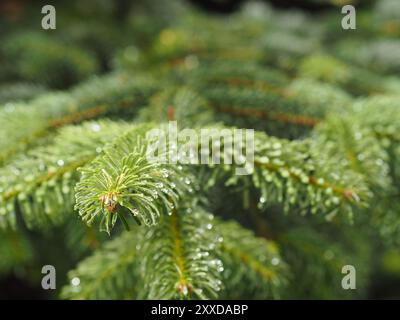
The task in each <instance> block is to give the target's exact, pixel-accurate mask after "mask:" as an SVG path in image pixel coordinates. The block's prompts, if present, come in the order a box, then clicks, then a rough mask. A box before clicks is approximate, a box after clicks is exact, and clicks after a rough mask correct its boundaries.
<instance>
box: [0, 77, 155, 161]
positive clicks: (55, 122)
mask: <svg viewBox="0 0 400 320" xmlns="http://www.w3.org/2000/svg"><path fill="white" fill-rule="evenodd" d="M153 90H154V89H153V86H152V84H151V81H149V79H146V78H140V77H137V78H133V79H130V78H129V77H128V76H127V75H124V74H114V75H110V76H107V77H104V78H98V79H96V78H95V79H93V80H90V81H88V82H87V83H84V84H82V85H80V86H78V87H76V88H75V89H73V90H72V91H70V92H69V93H50V94H47V95H44V96H41V97H39V98H36V99H34V100H33V101H31V102H29V103H26V104H17V105H10V106H8V108H6V109H4V110H0V125H1V127H0V148H1V150H2V151H1V152H0V162H6V161H7V160H8V159H9V158H10V157H11V156H13V155H14V154H16V153H17V152H18V151H20V150H24V149H26V148H27V147H28V146H29V145H31V144H32V143H33V142H35V141H36V140H37V139H38V138H40V137H43V136H46V135H47V134H48V133H49V131H51V130H52V129H54V128H57V127H60V126H63V125H66V124H73V123H78V122H81V121H83V120H88V119H92V118H95V117H99V116H105V115H107V114H110V113H112V112H121V111H123V110H129V109H130V108H131V107H132V106H133V105H135V106H136V105H139V104H140V103H143V101H144V99H145V97H146V96H147V95H149V94H150V93H151V92H152V91H153ZM27 124H28V125H27ZM21 128H22V129H21ZM17 129H18V130H17Z"/></svg>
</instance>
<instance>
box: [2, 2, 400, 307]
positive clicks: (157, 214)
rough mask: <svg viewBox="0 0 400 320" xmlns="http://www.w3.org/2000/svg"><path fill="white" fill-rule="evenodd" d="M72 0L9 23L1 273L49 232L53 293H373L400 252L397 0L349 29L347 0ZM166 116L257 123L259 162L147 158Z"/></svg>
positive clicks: (27, 273) (26, 274)
mask: <svg viewBox="0 0 400 320" xmlns="http://www.w3.org/2000/svg"><path fill="white" fill-rule="evenodd" d="M78 2H79V1H72V3H73V5H70V6H68V5H65V4H63V5H61V4H60V7H59V8H58V10H57V12H59V13H60V17H64V18H65V19H66V20H65V21H70V24H73V23H72V22H74V21H76V19H77V20H79V23H77V24H75V25H74V27H72V26H70V27H67V26H66V25H65V28H64V26H60V27H59V28H57V31H56V32H57V34H59V35H60V36H59V37H57V38H56V37H54V36H51V35H49V36H48V35H47V34H46V33H44V32H40V31H38V32H27V30H31V29H32V26H30V25H29V23H30V22H26V23H27V25H26V26H22V27H21V26H19V27H16V26H15V23H16V22H13V21H12V20H5V21H4V22H3V23H4V27H5V29H4V30H15V31H13V32H11V31H10V32H9V33H7V32H6V33H4V34H3V33H1V34H0V38H1V43H2V46H1V50H0V65H1V67H0V104H1V105H0V256H1V259H0V274H1V275H7V274H15V275H17V276H18V277H21V278H22V279H26V280H27V281H33V282H35V283H39V280H38V277H39V276H40V268H41V265H43V261H44V260H45V259H46V258H47V257H49V256H50V255H51V253H50V252H53V251H52V250H55V251H59V253H58V255H57V254H54V255H53V256H52V258H51V259H50V260H49V261H48V262H45V263H46V264H54V265H55V266H56V267H57V268H59V269H57V270H67V269H69V270H70V271H69V273H68V277H66V276H64V277H60V281H63V283H59V285H58V287H63V288H62V290H57V293H56V294H57V297H61V298H66V299H216V298H226V299H279V298H303V299H307V298H317V299H325V298H326V299H332V298H359V297H368V296H369V295H370V294H371V293H370V292H369V288H370V287H371V286H372V285H373V284H374V277H378V278H379V277H381V276H385V275H386V273H385V272H386V271H385V269H383V267H382V266H381V265H380V264H379V261H381V259H382V257H383V258H384V261H386V263H387V261H394V262H392V264H390V263H389V264H390V266H389V267H388V268H389V269H390V267H391V266H392V265H396V263H397V264H398V263H399V262H398V261H399V255H398V254H397V255H396V254H393V252H395V253H397V250H398V247H397V246H398V244H399V243H400V216H399V215H400V206H399V201H398V198H399V192H400V183H399V181H400V176H399V172H400V160H399V159H400V113H399V112H398V108H399V103H400V96H399V93H398V92H399V89H400V78H399V76H398V74H399V70H400V65H399V61H400V60H399V55H400V54H399V48H400V41H399V38H398V35H399V34H400V24H399V23H398V18H399V16H398V15H395V14H394V12H396V10H397V12H400V6H399V5H398V4H399V3H398V1H395V0H381V1H378V0H377V1H369V2H368V3H367V4H364V5H363V6H362V7H361V9H360V10H359V11H358V13H357V14H358V18H357V19H358V20H357V21H358V26H357V30H356V31H354V32H353V31H351V36H350V35H349V34H348V33H346V32H344V31H343V30H341V29H340V30H339V26H340V19H341V16H340V14H339V11H338V8H337V7H335V6H337V5H338V3H339V4H340V3H341V2H340V1H330V0H326V1H323V0H310V1H303V2H307V5H309V6H315V5H316V4H317V5H322V6H323V7H325V6H327V7H328V8H330V9H328V10H326V11H323V12H322V13H321V14H320V15H311V14H308V13H305V12H304V11H301V10H294V9H290V10H282V9H276V8H273V7H272V6H270V5H268V4H266V3H263V2H250V3H245V4H243V6H242V8H241V9H240V10H239V11H238V12H235V13H232V14H231V15H229V16H212V15H207V14H205V13H204V12H201V11H199V10H198V9H197V8H195V7H192V6H191V5H189V4H187V3H186V2H183V1H178V0H176V1H175V0H174V1H168V4H166V3H165V4H164V3H160V2H159V1H139V2H138V3H137V4H136V2H135V5H134V6H133V8H130V10H127V11H126V12H125V14H122V13H121V11H119V10H118V6H117V5H116V4H115V3H114V2H113V1H102V2H101V3H102V5H99V6H98V7H96V8H93V12H92V13H91V14H90V13H88V12H90V10H88V9H91V8H92V7H95V6H93V5H90V4H85V5H84V4H82V5H81V6H79V5H78ZM354 2H357V1H354ZM358 2H360V1H358ZM388 7H390V8H392V9H390V10H389V9H387V8H388ZM36 9H37V8H36V7H35V6H34V5H33V4H29V5H28V4H25V5H24V6H23V8H22V9H20V10H23V12H19V13H18V14H19V17H20V18H21V17H23V16H25V15H26V14H27V13H29V12H32V11H34V10H36ZM79 18H80V19H79ZM172 18H173V19H172ZM60 21H62V20H61V19H60ZM99 21H103V22H104V24H101V23H99ZM366 21H370V23H366ZM101 25H102V26H103V27H101ZM105 26H107V28H106V27H105ZM108 26H109V28H108ZM122 31H123V32H122ZM355 48H357V49H355ZM102 73H104V74H102ZM56 89H57V90H58V91H56ZM168 121H176V122H177V124H178V128H179V129H183V128H192V129H194V130H195V132H197V133H200V131H201V129H204V128H207V129H232V130H234V129H238V128H253V129H255V136H254V170H252V171H251V174H249V175H237V174H236V169H237V168H238V165H237V164H235V163H233V164H229V163H223V164H212V163H210V164H207V165H200V164H198V163H197V164H180V163H165V164H164V163H153V162H150V161H149V160H148V158H147V157H146V150H148V147H149V145H151V143H152V142H153V141H152V140H150V139H148V138H147V136H146V135H147V133H148V132H149V131H150V130H152V129H159V130H160V132H164V133H166V134H167V130H168ZM242 142H244V141H242ZM225 143H226V141H224V140H222V139H220V140H219V141H218V142H217V144H219V145H218V146H219V147H221V150H224V148H225V145H224V144H225ZM174 147H176V146H174V145H173V144H171V143H169V144H167V147H166V150H164V151H162V152H160V153H159V155H168V154H170V153H171V152H172V150H173V149H174ZM213 147H215V145H213V144H210V145H209V148H210V149H211V148H213ZM194 148H195V149H196V150H199V151H200V149H201V146H200V145H199V144H195V145H194ZM102 231H105V232H102ZM60 238H62V239H60ZM47 239H48V240H47ZM46 241H48V242H49V243H51V245H50V244H49V246H48V248H46V246H45V245H43V242H46ZM54 248H56V249H54ZM58 248H59V249H58ZM46 250H48V253H46V254H45V253H43V252H44V251H46ZM64 252H65V257H59V255H64V254H63V253H64ZM386 253H390V254H391V255H390V259H392V260H390V259H389V258H387V257H386V256H385V254H386ZM47 254H48V255H47ZM396 257H397V258H396ZM385 259H386V260H385ZM396 259H397V260H396ZM348 264H350V265H354V266H355V267H356V269H357V290H348V291H346V290H343V289H342V288H341V285H340V283H341V279H342V277H343V274H342V273H341V270H342V267H343V266H344V265H348ZM59 266H60V267H59ZM32 270H37V271H38V274H39V275H33V273H34V272H33V271H32ZM57 272H59V271H57ZM399 275H400V272H398V273H397V275H396V276H397V277H399ZM61 278H62V280H61Z"/></svg>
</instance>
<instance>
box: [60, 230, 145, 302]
mask: <svg viewBox="0 0 400 320" xmlns="http://www.w3.org/2000/svg"><path fill="white" fill-rule="evenodd" d="M141 235H142V232H141V230H137V231H136V232H125V233H123V234H121V235H119V236H118V237H117V238H115V239H113V240H111V241H108V242H107V243H106V244H105V245H104V246H103V247H102V248H101V249H99V250H96V251H95V253H94V254H93V255H92V256H90V257H88V258H86V259H85V260H83V261H81V262H80V263H79V265H78V266H77V268H76V269H75V270H73V271H71V272H69V274H68V277H69V279H70V284H69V285H67V286H65V287H64V288H63V290H62V293H61V296H62V297H63V298H68V299H133V298H136V297H138V295H139V292H138V290H139V288H140V285H139V283H140V282H141V279H140V276H139V275H138V259H139V257H138V253H137V251H138V249H137V248H138V246H139V245H140V242H139V241H140V239H141ZM74 281H77V282H78V285H76V283H74Z"/></svg>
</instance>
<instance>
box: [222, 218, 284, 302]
mask: <svg viewBox="0 0 400 320" xmlns="http://www.w3.org/2000/svg"><path fill="white" fill-rule="evenodd" d="M217 228H218V231H219V232H220V235H221V238H219V240H220V245H219V250H220V254H221V260H222V262H223V265H224V266H225V270H224V273H223V276H224V281H223V283H224V285H225V290H224V291H223V292H222V296H223V297H225V298H228V299H235V298H238V297H239V296H243V295H245V296H246V297H248V298H251V299H271V298H275V299H276V298H279V297H280V295H281V293H282V291H283V289H284V288H285V287H286V282H287V276H288V268H287V266H286V264H285V263H284V262H283V261H282V258H281V257H280V254H279V251H278V248H277V246H276V244H275V243H274V242H272V241H267V240H265V239H262V238H256V237H255V236H254V234H253V233H252V232H251V231H248V230H246V229H244V228H243V227H241V226H240V225H239V224H238V223H236V222H222V221H221V222H220V223H219V224H218V225H217ZM239 243H240V245H238V244H239ZM239 292H240V294H239ZM238 294H239V296H238Z"/></svg>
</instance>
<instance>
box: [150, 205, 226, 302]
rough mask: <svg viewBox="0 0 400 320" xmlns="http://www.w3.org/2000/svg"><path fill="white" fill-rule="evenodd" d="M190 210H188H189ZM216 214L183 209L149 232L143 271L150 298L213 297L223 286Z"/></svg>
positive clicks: (194, 209) (163, 219)
mask: <svg viewBox="0 0 400 320" xmlns="http://www.w3.org/2000/svg"><path fill="white" fill-rule="evenodd" d="M185 211H186V212H185ZM212 220H213V216H212V215H210V214H207V213H205V212H204V211H203V210H201V209H198V208H193V209H192V208H190V207H189V208H187V209H185V208H183V207H182V208H180V209H179V210H176V211H173V213H172V214H171V216H164V217H162V219H161V222H160V224H159V225H158V226H156V227H153V228H151V229H149V231H148V234H147V235H146V241H144V243H145V247H144V252H145V260H144V265H143V272H144V274H145V283H146V287H145V295H144V297H145V298H146V299H188V298H191V299H209V298H216V297H217V296H218V292H219V291H220V289H221V284H222V282H221V275H220V273H221V272H222V271H223V269H222V265H221V262H220V261H219V260H218V258H217V257H216V252H215V249H216V246H217V237H216V236H215V234H214V232H213V231H212V227H213V225H212V222H213V221H212Z"/></svg>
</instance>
